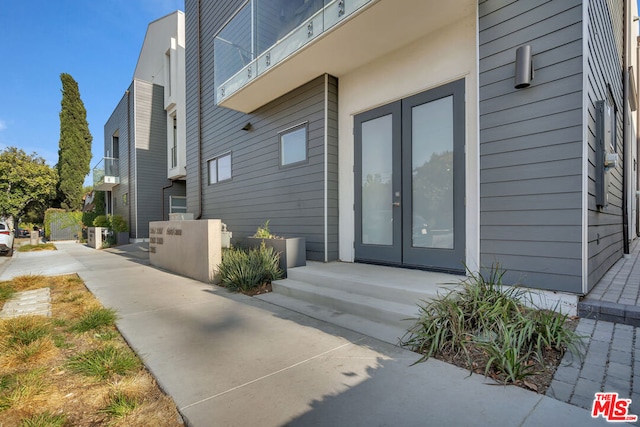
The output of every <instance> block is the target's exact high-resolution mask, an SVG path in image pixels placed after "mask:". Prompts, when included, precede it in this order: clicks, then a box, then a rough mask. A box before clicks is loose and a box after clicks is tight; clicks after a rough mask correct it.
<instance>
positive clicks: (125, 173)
mask: <svg viewBox="0 0 640 427" xmlns="http://www.w3.org/2000/svg"><path fill="white" fill-rule="evenodd" d="M134 96H135V88H134V85H133V83H132V84H131V86H130V87H129V89H128V93H125V95H124V96H123V97H122V98H121V99H120V102H119V103H118V105H117V107H116V108H115V110H114V111H113V113H112V114H111V117H110V118H109V120H108V121H107V123H106V124H105V126H104V139H105V155H106V154H107V153H106V150H107V148H106V147H108V146H110V144H111V137H112V136H113V135H114V134H115V133H116V132H118V134H119V144H120V147H119V153H120V158H119V173H120V184H119V185H116V186H115V187H113V189H112V190H111V194H112V200H113V205H112V213H113V214H114V215H120V216H122V217H123V218H124V219H125V221H127V224H128V226H129V232H130V235H135V234H134V233H135V217H134V216H133V212H134V211H133V210H130V209H129V207H130V206H129V204H125V203H124V200H123V196H124V195H125V194H127V200H128V201H131V200H132V197H130V196H129V192H130V191H129V189H130V188H131V187H133V186H134V182H135V178H134V176H133V167H132V165H133V157H134V154H133V153H134V150H133V149H132V145H133V144H135V142H134V133H133V125H132V124H133V97H134ZM129 104H130V105H129ZM127 113H129V114H130V116H129V117H127ZM130 125H131V129H130ZM130 138H131V140H130ZM130 165H131V167H130ZM130 171H131V174H130ZM132 195H133V191H132Z"/></svg>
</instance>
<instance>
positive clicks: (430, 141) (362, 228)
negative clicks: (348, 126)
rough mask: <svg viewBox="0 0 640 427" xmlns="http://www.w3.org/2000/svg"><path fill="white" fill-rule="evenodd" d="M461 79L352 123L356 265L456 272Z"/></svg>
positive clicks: (460, 217)
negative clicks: (367, 263)
mask: <svg viewBox="0 0 640 427" xmlns="http://www.w3.org/2000/svg"><path fill="white" fill-rule="evenodd" d="M464 115H465V114H464V80H458V81H456V82H453V83H449V84H446V85H444V86H440V87H438V88H435V89H431V90H429V91H427V92H423V93H420V94H417V95H414V96H411V97H409V98H405V99H403V100H401V101H396V102H394V103H391V104H387V105H384V106H382V107H379V108H376V109H374V110H370V111H367V112H365V113H362V114H359V115H357V116H356V117H355V127H354V135H355V202H356V206H355V214H356V224H355V225H356V230H355V231H356V232H355V238H356V240H355V258H356V261H362V262H373V263H381V264H390V265H399V266H407V267H418V268H427V269H435V270H444V271H455V272H458V271H464V255H465V247H464V244H465V229H464V228H465V207H464V193H465V189H464V175H465V169H464V144H465V141H464V134H465V120H464Z"/></svg>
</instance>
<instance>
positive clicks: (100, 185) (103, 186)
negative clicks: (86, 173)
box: [93, 157, 120, 191]
mask: <svg viewBox="0 0 640 427" xmlns="http://www.w3.org/2000/svg"><path fill="white" fill-rule="evenodd" d="M118 184H120V160H119V159H115V158H113V157H104V158H103V159H102V160H100V162H98V164H97V165H95V166H94V167H93V189H94V190H97V191H111V189H112V188H113V187H115V186H116V185H118Z"/></svg>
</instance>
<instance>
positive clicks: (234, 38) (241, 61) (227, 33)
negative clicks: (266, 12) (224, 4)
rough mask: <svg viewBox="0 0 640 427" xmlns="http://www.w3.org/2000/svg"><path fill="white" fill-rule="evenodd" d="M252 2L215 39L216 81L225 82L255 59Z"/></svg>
mask: <svg viewBox="0 0 640 427" xmlns="http://www.w3.org/2000/svg"><path fill="white" fill-rule="evenodd" d="M251 21H252V19H251V2H249V3H247V5H246V6H244V7H243V8H242V9H240V11H239V12H238V13H237V14H236V16H235V17H234V18H233V19H232V20H231V21H229V23H228V24H227V25H226V26H225V27H224V28H223V29H222V30H221V31H220V32H219V33H218V35H217V36H216V37H215V39H214V40H213V49H214V52H215V62H214V74H215V76H214V77H215V80H216V82H220V83H222V82H225V81H227V80H228V79H230V78H231V77H232V76H233V75H234V74H236V73H237V72H238V71H240V70H241V69H242V68H244V67H245V66H247V65H248V64H249V63H251V61H253V51H252V44H253V43H252V36H253V31H252V29H251V27H252V25H251Z"/></svg>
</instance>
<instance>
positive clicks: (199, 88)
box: [196, 0, 202, 219]
mask: <svg viewBox="0 0 640 427" xmlns="http://www.w3.org/2000/svg"><path fill="white" fill-rule="evenodd" d="M201 1H202V0H198V32H197V40H198V52H197V53H198V55H197V56H198V58H197V61H198V63H197V69H198V214H197V215H196V219H200V218H202V73H201V66H202V65H201V64H202V49H201V47H200V33H201V32H202V27H201V25H202V19H201V18H200V10H201V7H200V6H201Z"/></svg>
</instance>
